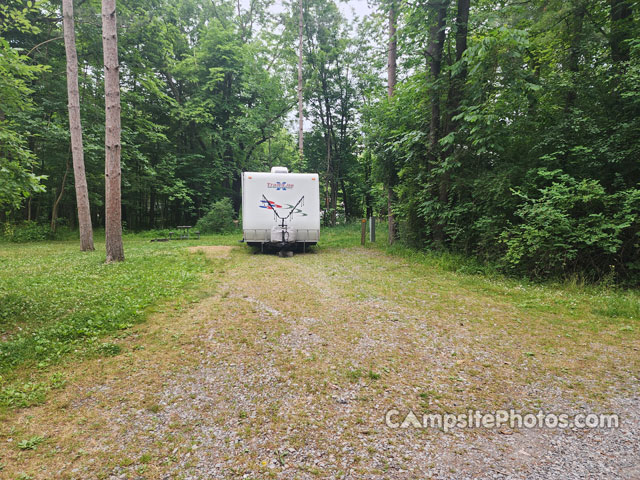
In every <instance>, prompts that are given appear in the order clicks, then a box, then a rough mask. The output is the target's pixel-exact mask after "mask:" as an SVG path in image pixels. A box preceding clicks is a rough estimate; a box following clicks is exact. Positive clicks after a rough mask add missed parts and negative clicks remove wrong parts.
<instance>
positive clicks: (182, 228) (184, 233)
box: [176, 225, 191, 240]
mask: <svg viewBox="0 0 640 480" xmlns="http://www.w3.org/2000/svg"><path fill="white" fill-rule="evenodd" d="M190 228H191V225H178V226H177V227H176V230H178V232H179V233H178V236H179V237H180V238H181V239H184V240H189V229H190Z"/></svg>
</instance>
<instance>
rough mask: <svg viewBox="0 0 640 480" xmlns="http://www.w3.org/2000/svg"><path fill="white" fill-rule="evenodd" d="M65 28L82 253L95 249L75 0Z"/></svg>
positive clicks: (67, 5)
mask: <svg viewBox="0 0 640 480" xmlns="http://www.w3.org/2000/svg"><path fill="white" fill-rule="evenodd" d="M62 15H63V25H64V47H65V52H66V56H67V96H68V100H69V104H68V108H69V131H70V134H71V156H72V158H73V175H74V179H75V180H74V183H75V188H76V204H77V206H78V225H79V227H80V250H81V251H83V252H86V251H92V250H94V247H93V228H92V225H91V209H90V206H89V189H88V188H87V176H86V174H85V169H84V149H83V146H82V123H81V121H80V93H79V91H78V55H77V51H76V34H75V24H74V20H73V0H62Z"/></svg>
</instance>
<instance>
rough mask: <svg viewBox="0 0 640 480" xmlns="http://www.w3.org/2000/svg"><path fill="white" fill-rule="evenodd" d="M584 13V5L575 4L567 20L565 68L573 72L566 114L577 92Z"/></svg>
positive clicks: (571, 106)
mask: <svg viewBox="0 0 640 480" xmlns="http://www.w3.org/2000/svg"><path fill="white" fill-rule="evenodd" d="M584 15H585V7H584V6H581V5H579V6H577V7H575V8H574V11H573V15H572V16H571V17H570V19H569V20H567V27H568V28H569V29H570V32H569V34H570V35H571V39H570V41H569V55H568V57H567V68H568V70H569V71H570V72H571V73H572V74H573V75H572V78H571V80H570V82H569V88H568V90H567V95H566V103H565V114H568V113H569V111H570V110H571V108H573V106H574V105H575V103H576V99H577V98H578V92H577V91H576V79H577V74H578V73H579V71H580V50H581V46H582V43H583V41H582V25H583V23H584V22H583V20H584Z"/></svg>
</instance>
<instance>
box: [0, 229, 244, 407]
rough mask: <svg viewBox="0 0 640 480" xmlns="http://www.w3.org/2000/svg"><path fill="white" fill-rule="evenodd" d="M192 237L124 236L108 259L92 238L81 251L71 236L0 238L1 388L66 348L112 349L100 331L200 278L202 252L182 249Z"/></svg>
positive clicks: (28, 398)
mask: <svg viewBox="0 0 640 480" xmlns="http://www.w3.org/2000/svg"><path fill="white" fill-rule="evenodd" d="M215 240H216V239H214V238H207V239H201V240H200V241H197V244H208V243H213V242H215ZM225 240H226V241H227V242H229V241H231V240H232V239H231V238H226V239H225ZM194 244H196V241H189V242H184V241H177V242H166V243H151V242H149V240H148V238H142V237H137V236H126V237H125V256H126V260H125V261H124V262H122V263H117V264H109V265H107V264H105V263H104V257H105V254H104V245H102V244H99V243H97V244H96V251H95V252H85V253H83V252H80V251H79V247H78V242H77V241H65V242H47V243H30V244H20V245H13V244H3V245H1V246H0V388H7V387H6V385H4V386H3V385H2V382H3V380H2V377H5V382H6V378H8V377H10V376H11V372H13V371H15V370H16V369H20V370H22V371H27V372H28V371H30V370H32V369H34V368H36V369H37V368H45V367H47V366H49V365H51V364H55V363H56V362H58V361H59V360H60V359H61V358H63V357H65V356H67V355H68V354H71V353H83V352H84V353H95V354H99V355H106V356H109V355H117V354H119V353H120V351H121V350H120V349H121V347H120V346H119V345H117V344H115V343H111V342H101V341H100V338H101V337H103V336H104V335H107V334H109V333H113V332H116V331H118V330H123V329H126V328H129V327H131V326H132V325H134V324H136V323H138V322H141V321H142V320H144V318H145V314H146V310H147V308H148V307H150V306H151V305H154V304H156V303H158V302H159V301H161V300H163V299H169V298H176V297H179V296H180V295H183V294H185V293H187V292H188V290H189V289H190V288H191V287H194V286H195V285H196V284H197V283H198V282H199V281H200V280H201V278H202V273H203V272H205V271H206V270H207V260H206V257H205V256H204V255H193V254H189V253H188V252H187V250H186V248H184V247H186V246H189V245H194ZM43 389H44V390H46V389H45V387H43V386H36V384H33V385H31V387H29V388H25V389H23V390H24V391H23V392H22V393H19V392H17V391H16V392H14V393H7V392H4V393H3V394H1V395H0V399H2V398H3V397H4V401H2V400H0V402H2V403H5V404H7V403H8V404H14V405H26V404H30V403H32V400H33V399H35V398H37V397H38V396H40V394H39V393H38V392H41V391H42V390H43ZM21 396H22V397H23V400H20V399H19V397H21ZM16 398H18V400H15V399H16ZM8 399H9V400H8ZM11 399H13V400H11Z"/></svg>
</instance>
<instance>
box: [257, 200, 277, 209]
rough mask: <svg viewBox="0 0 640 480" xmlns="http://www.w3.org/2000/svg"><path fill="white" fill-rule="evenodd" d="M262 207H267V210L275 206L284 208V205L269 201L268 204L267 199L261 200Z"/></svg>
mask: <svg viewBox="0 0 640 480" xmlns="http://www.w3.org/2000/svg"><path fill="white" fill-rule="evenodd" d="M260 208H266V209H267V210H273V209H274V208H282V205H278V204H277V203H276V202H271V201H269V204H268V205H267V201H266V200H260Z"/></svg>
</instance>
